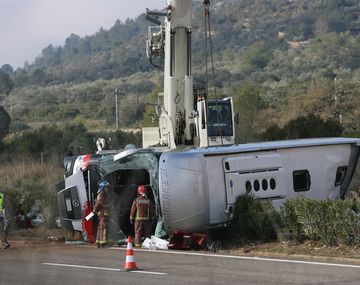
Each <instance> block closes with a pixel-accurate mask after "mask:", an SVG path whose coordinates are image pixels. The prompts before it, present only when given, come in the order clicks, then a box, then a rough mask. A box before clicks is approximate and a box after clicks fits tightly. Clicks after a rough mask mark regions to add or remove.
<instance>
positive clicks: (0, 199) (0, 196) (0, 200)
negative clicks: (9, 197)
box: [0, 192, 5, 217]
mask: <svg viewBox="0 0 360 285" xmlns="http://www.w3.org/2000/svg"><path fill="white" fill-rule="evenodd" d="M4 196H5V195H4V193H2V192H0V217H3V216H4V209H5V205H4V204H5V202H4V200H5V199H4Z"/></svg>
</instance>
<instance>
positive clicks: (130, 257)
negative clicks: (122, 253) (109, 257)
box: [124, 236, 138, 271]
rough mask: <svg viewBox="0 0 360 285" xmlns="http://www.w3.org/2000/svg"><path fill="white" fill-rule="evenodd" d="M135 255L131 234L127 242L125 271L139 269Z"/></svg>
mask: <svg viewBox="0 0 360 285" xmlns="http://www.w3.org/2000/svg"><path fill="white" fill-rule="evenodd" d="M137 269H138V268H137V267H136V262H135V257H134V250H133V247H132V243H131V236H129V237H128V242H127V249H126V259H125V266H124V270H125V271H131V270H137Z"/></svg>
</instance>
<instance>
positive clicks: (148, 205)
mask: <svg viewBox="0 0 360 285" xmlns="http://www.w3.org/2000/svg"><path fill="white" fill-rule="evenodd" d="M137 194H138V197H137V198H136V199H135V200H134V201H133V203H132V205H131V211H130V223H131V224H133V223H134V221H135V247H140V246H141V238H142V237H145V238H150V234H151V221H152V219H153V217H154V214H155V210H154V204H153V202H152V201H151V200H150V199H149V198H148V197H147V189H146V186H145V185H139V186H138V188H137Z"/></svg>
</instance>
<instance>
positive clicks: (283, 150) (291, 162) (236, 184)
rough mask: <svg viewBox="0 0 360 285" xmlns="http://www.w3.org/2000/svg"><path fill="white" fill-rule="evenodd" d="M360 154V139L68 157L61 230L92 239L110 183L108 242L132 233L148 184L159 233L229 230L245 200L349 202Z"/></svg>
mask: <svg viewBox="0 0 360 285" xmlns="http://www.w3.org/2000/svg"><path fill="white" fill-rule="evenodd" d="M359 153H360V140H359V139H355V138H354V139H353V138H319V139H303V140H288V141H277V142H262V143H249V144H241V145H232V146H219V147H204V148H190V149H187V150H176V151H161V150H157V149H151V148H148V149H129V150H125V151H123V152H120V153H117V152H111V151H110V152H103V153H100V154H92V155H90V154H88V155H83V156H78V157H68V158H65V160H64V167H65V179H64V182H63V183H61V184H59V185H58V193H57V196H58V204H59V208H60V214H61V220H62V223H63V225H64V226H65V227H66V228H68V229H70V230H74V231H79V232H81V233H82V236H83V239H84V240H88V241H90V242H92V241H94V236H95V231H96V219H92V220H90V221H86V219H85V218H84V217H85V216H86V215H87V214H88V213H90V212H91V211H92V207H93V205H94V203H95V199H96V195H97V190H98V182H99V181H100V180H101V179H106V180H108V181H109V183H110V186H111V191H110V201H111V202H110V207H111V217H110V227H109V239H110V240H113V241H116V240H119V239H123V238H124V237H125V236H127V235H129V234H132V233H133V227H132V225H131V224H130V222H129V214H130V208H131V204H132V201H133V199H134V198H135V197H136V189H137V186H138V185H147V187H148V193H149V194H148V196H149V198H150V199H151V200H152V201H153V202H154V204H155V206H156V218H155V220H154V223H153V233H154V234H155V235H156V236H158V237H163V236H165V235H166V234H168V235H171V234H172V233H173V231H174V230H176V229H179V230H183V231H192V232H199V231H206V230H209V229H211V228H219V227H223V226H225V225H227V224H228V223H229V222H230V221H231V218H232V217H233V215H234V205H235V202H236V199H237V197H238V196H239V195H241V194H245V193H249V194H252V195H253V196H254V197H257V198H259V199H266V200H270V201H272V203H273V204H274V205H275V206H277V205H281V204H282V203H283V202H284V201H285V200H286V199H288V198H294V197H308V198H312V199H317V200H325V199H344V197H345V194H346V191H347V189H348V187H349V185H350V182H351V179H352V176H353V174H354V171H355V168H356V165H357V161H358V158H359Z"/></svg>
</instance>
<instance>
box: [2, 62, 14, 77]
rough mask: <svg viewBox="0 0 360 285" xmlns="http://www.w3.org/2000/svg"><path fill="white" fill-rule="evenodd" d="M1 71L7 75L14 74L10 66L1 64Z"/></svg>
mask: <svg viewBox="0 0 360 285" xmlns="http://www.w3.org/2000/svg"><path fill="white" fill-rule="evenodd" d="M1 70H2V71H4V72H5V73H7V74H9V75H11V74H13V73H14V69H13V68H12V66H11V65H10V64H3V66H2V67H1Z"/></svg>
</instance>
